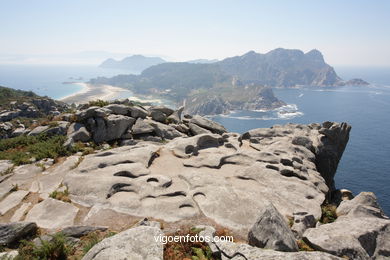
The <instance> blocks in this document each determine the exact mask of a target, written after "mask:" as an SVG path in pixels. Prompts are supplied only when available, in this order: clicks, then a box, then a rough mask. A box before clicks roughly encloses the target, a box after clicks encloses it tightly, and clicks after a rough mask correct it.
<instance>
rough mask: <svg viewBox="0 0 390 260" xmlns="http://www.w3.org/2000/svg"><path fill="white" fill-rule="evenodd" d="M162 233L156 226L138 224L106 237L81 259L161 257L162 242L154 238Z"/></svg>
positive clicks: (150, 258) (150, 259)
mask: <svg viewBox="0 0 390 260" xmlns="http://www.w3.org/2000/svg"><path fill="white" fill-rule="evenodd" d="M162 235H163V233H162V232H161V230H160V229H158V228H156V227H149V226H140V227H136V228H132V229H128V230H126V231H123V232H121V233H119V234H117V235H115V236H113V237H110V238H106V239H104V240H103V241H101V242H99V243H98V244H97V245H95V246H94V247H93V248H92V249H91V250H90V251H89V252H88V253H87V254H86V255H85V256H84V257H83V259H82V260H106V259H134V260H138V259H139V260H141V259H145V260H157V259H163V244H162V243H157V242H156V238H158V237H159V236H162Z"/></svg>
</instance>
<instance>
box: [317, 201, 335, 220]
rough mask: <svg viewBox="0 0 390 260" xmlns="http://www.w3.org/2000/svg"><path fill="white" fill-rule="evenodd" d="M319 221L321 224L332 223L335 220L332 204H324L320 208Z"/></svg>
mask: <svg viewBox="0 0 390 260" xmlns="http://www.w3.org/2000/svg"><path fill="white" fill-rule="evenodd" d="M321 211H322V215H321V219H320V222H321V223H323V224H327V223H332V222H334V221H335V220H336V219H337V214H336V206H335V205H332V204H326V205H322V206H321Z"/></svg>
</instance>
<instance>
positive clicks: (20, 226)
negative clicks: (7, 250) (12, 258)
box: [0, 222, 38, 246]
mask: <svg viewBox="0 0 390 260" xmlns="http://www.w3.org/2000/svg"><path fill="white" fill-rule="evenodd" d="M37 229H38V228H37V224H35V223H33V222H14V223H7V224H0V245H1V246H13V245H14V244H15V243H18V242H20V241H21V240H23V239H26V238H28V237H30V236H34V235H35V234H36V232H37Z"/></svg>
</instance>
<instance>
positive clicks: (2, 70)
mask: <svg viewBox="0 0 390 260" xmlns="http://www.w3.org/2000/svg"><path fill="white" fill-rule="evenodd" d="M129 73H131V72H129V71H124V70H117V69H105V68H99V67H98V66H92V65H77V66H76V65H67V66H66V65H50V66H49V65H0V86H4V87H10V88H15V89H21V90H31V91H34V92H35V93H36V94H38V95H41V96H48V97H51V98H54V99H60V98H63V97H65V96H68V95H71V94H74V93H76V92H78V91H80V90H81V89H82V86H80V85H78V84H71V83H74V82H86V81H88V80H89V79H91V78H96V77H99V76H102V77H112V76H115V75H118V74H129ZM120 94H121V95H128V94H129V93H123V92H121V93H120ZM121 97H122V96H121ZM118 98H120V97H119V96H118Z"/></svg>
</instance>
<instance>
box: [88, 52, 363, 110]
mask: <svg viewBox="0 0 390 260" xmlns="http://www.w3.org/2000/svg"><path fill="white" fill-rule="evenodd" d="M138 56H139V55H137V57H138ZM132 57H133V58H132ZM132 57H129V58H126V59H135V58H134V57H135V56H132ZM141 57H143V56H141ZM143 58H145V57H143ZM126 59H125V60H126ZM125 60H123V61H122V62H121V63H124V61H125ZM162 61H163V60H160V62H161V64H158V65H154V66H151V67H149V68H146V69H145V70H144V71H142V73H141V74H140V75H133V74H128V75H118V76H115V77H112V78H105V77H99V78H96V79H92V80H91V81H90V83H92V84H106V85H114V86H118V87H123V88H128V89H130V90H131V91H133V93H134V94H136V95H142V96H148V97H151V96H153V97H158V98H163V99H167V100H170V101H172V102H173V103H176V104H177V105H182V104H185V106H186V109H187V110H188V112H191V113H194V114H201V115H213V114H221V113H228V112H229V111H231V110H236V109H238V110H240V109H251V110H252V109H265V110H267V109H274V108H277V107H280V106H283V105H285V103H284V102H282V101H280V100H278V99H277V98H276V97H275V96H274V94H273V91H272V89H271V88H291V87H336V86H344V85H366V84H368V83H367V82H365V81H364V80H361V79H353V80H350V81H344V80H343V79H341V78H340V77H339V76H338V75H337V73H336V72H335V70H334V68H333V67H331V66H330V65H328V64H327V63H326V62H325V60H324V57H323V55H322V54H321V52H320V51H318V50H311V51H309V52H307V53H304V52H302V51H301V50H291V49H282V48H278V49H275V50H272V51H270V52H268V53H265V54H261V53H256V52H254V51H250V52H247V53H246V54H244V55H242V56H235V57H231V58H226V59H224V60H222V61H215V62H211V63H210V62H209V63H202V62H199V63H198V62H194V63H192V62H165V63H162ZM107 63H110V62H108V61H106V62H105V64H106V65H107ZM106 65H105V66H106Z"/></svg>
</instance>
